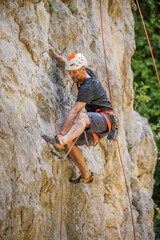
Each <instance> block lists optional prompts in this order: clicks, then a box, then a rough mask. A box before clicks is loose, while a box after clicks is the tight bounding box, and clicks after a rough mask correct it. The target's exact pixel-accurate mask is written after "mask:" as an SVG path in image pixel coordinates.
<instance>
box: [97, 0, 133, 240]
mask: <svg viewBox="0 0 160 240" xmlns="http://www.w3.org/2000/svg"><path fill="white" fill-rule="evenodd" d="M100 16H101V32H102V41H103V51H104V59H105V66H106V72H107V79H108V86H109V92H110V99H111V104H112V97H111V96H112V94H111V88H110V81H109V73H108V67H107V58H106V52H105V44H104V35H103V17H102V1H101V0H100ZM112 106H113V105H112ZM117 146H118V152H119V156H120V161H121V165H122V169H123V175H124V179H125V185H126V189H127V194H128V200H129V206H130V211H131V218H132V225H133V233H134V239H135V240H136V234H135V226H134V219H133V211H132V204H131V199H130V195H129V187H128V183H127V178H126V174H125V169H124V165H123V160H122V155H121V150H120V146H119V141H118V139H117Z"/></svg>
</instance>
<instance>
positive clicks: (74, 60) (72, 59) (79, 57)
mask: <svg viewBox="0 0 160 240" xmlns="http://www.w3.org/2000/svg"><path fill="white" fill-rule="evenodd" d="M83 66H87V60H86V58H85V57H84V56H83V54H82V53H73V54H71V55H69V56H68V57H67V60H66V61H65V70H77V69H80V68H81V67H83Z"/></svg>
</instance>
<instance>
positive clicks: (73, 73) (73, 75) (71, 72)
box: [68, 70, 81, 83]
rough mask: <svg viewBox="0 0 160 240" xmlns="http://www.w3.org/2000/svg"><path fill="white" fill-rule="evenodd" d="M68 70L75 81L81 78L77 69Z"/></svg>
mask: <svg viewBox="0 0 160 240" xmlns="http://www.w3.org/2000/svg"><path fill="white" fill-rule="evenodd" d="M68 72H69V74H70V76H71V78H72V79H73V81H74V82H75V83H77V82H79V81H80V80H81V74H80V72H79V70H69V71H68Z"/></svg>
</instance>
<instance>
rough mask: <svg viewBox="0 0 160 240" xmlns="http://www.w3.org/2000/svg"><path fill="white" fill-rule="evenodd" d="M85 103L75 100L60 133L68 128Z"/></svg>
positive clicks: (65, 131) (62, 133)
mask: <svg viewBox="0 0 160 240" xmlns="http://www.w3.org/2000/svg"><path fill="white" fill-rule="evenodd" d="M85 105H86V103H83V102H76V103H75V104H74V106H73V107H72V109H71V110H70V112H69V113H68V115H67V117H66V119H65V122H64V124H63V127H62V129H61V131H60V135H63V136H64V135H65V134H66V133H67V132H68V131H69V129H70V128H71V127H72V125H73V124H74V121H75V119H76V117H77V115H78V113H79V112H80V111H81V110H82V109H83V108H84V107H85Z"/></svg>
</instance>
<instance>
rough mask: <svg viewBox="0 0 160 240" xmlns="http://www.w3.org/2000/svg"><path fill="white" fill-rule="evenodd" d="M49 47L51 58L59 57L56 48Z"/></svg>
mask: <svg viewBox="0 0 160 240" xmlns="http://www.w3.org/2000/svg"><path fill="white" fill-rule="evenodd" d="M48 46H49V54H50V55H51V57H52V56H54V55H57V54H56V52H55V50H54V48H53V47H52V46H51V45H48Z"/></svg>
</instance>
